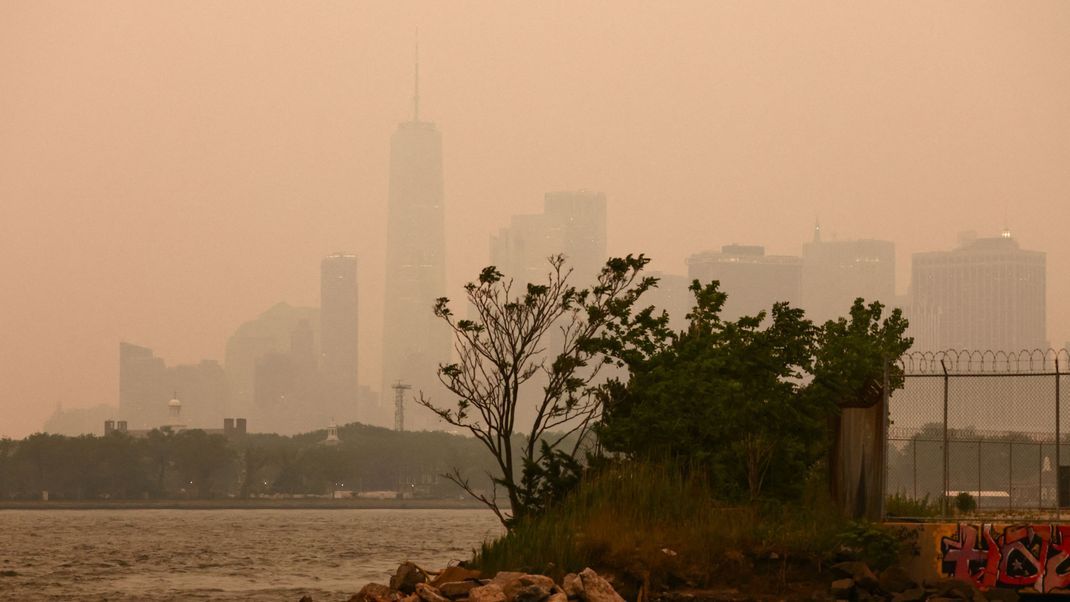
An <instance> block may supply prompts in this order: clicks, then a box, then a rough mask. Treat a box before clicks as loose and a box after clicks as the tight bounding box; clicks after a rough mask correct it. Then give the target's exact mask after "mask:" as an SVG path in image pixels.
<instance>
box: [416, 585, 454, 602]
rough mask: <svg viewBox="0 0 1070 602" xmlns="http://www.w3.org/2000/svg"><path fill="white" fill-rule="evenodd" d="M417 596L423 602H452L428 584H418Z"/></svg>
mask: <svg viewBox="0 0 1070 602" xmlns="http://www.w3.org/2000/svg"><path fill="white" fill-rule="evenodd" d="M416 595H417V596H419V597H420V599H421V600H423V602H450V599H449V598H447V597H445V596H443V595H442V593H441V592H439V591H438V590H437V589H435V588H434V587H431V586H430V585H428V584H426V583H417V584H416Z"/></svg>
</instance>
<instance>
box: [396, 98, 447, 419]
mask: <svg viewBox="0 0 1070 602" xmlns="http://www.w3.org/2000/svg"><path fill="white" fill-rule="evenodd" d="M387 205H388V207H387V232H386V289H385V291H386V298H385V312H384V319H383V378H382V389H381V390H382V391H388V390H390V386H391V385H392V384H393V383H394V382H396V381H399V380H400V381H404V382H405V383H407V384H409V385H412V387H413V390H414V391H424V392H426V393H431V392H432V391H434V392H436V393H437V389H438V388H439V387H440V384H439V382H438V377H437V369H438V364H439V363H441V362H444V361H446V360H447V359H448V358H449V357H450V332H449V330H448V328H447V326H446V325H445V324H443V323H442V322H441V321H440V320H439V319H438V318H436V317H435V316H434V314H433V311H432V309H433V307H434V304H435V300H436V299H438V298H439V297H443V296H445V295H446V244H445V236H446V226H445V209H444V204H443V183H442V136H441V134H440V133H439V131H438V128H436V127H435V124H434V123H431V122H428V121H421V120H420V115H419V104H418V95H417V96H416V97H414V109H413V118H412V120H411V121H406V122H403V123H401V124H399V125H398V128H397V130H396V131H395V132H394V136H393V138H392V139H391V144H390V183H389V198H388V202H387ZM411 422H412V424H413V427H414V428H415V429H417V430H419V429H429V428H433V427H436V426H438V421H437V419H436V418H435V417H434V416H433V415H432V414H431V413H430V412H428V411H426V410H422V409H418V410H416V411H414V412H413V413H412V414H411Z"/></svg>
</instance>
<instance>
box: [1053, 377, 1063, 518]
mask: <svg viewBox="0 0 1070 602" xmlns="http://www.w3.org/2000/svg"><path fill="white" fill-rule="evenodd" d="M1060 380H1061V379H1060V378H1059V357H1058V356H1056V357H1055V520H1059V518H1060V516H1059V515H1060V514H1061V513H1062V500H1060V499H1059V486H1060V485H1061V481H1062V479H1061V478H1059V472H1060V471H1062V468H1063V463H1062V461H1061V457H1060V456H1061V454H1060V451H1061V449H1062V441H1061V440H1060V439H1061V438H1062V432H1061V430H1062V429H1061V426H1062V425H1061V424H1060V423H1061V422H1062V421H1061V416H1060V412H1059V409H1060V408H1059V406H1060V405H1061V404H1060V403H1059V401H1060V400H1059V397H1060V395H1059V394H1060V393H1061V391H1060V390H1059V381H1060Z"/></svg>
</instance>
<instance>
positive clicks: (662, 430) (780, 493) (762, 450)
mask: <svg viewBox="0 0 1070 602" xmlns="http://www.w3.org/2000/svg"><path fill="white" fill-rule="evenodd" d="M691 291H692V293H693V294H694V295H695V306H694V308H693V309H692V311H691V313H689V314H688V319H689V320H690V325H689V327H688V329H687V330H686V331H684V332H680V333H673V334H670V335H669V336H668V337H666V339H665V341H664V342H663V343H659V344H655V345H653V346H651V347H650V349H651V350H652V353H649V354H646V355H642V354H639V355H635V356H634V357H633V358H632V359H631V361H630V362H629V364H628V368H629V371H630V376H629V379H628V380H627V381H626V382H621V381H615V382H611V383H610V384H609V386H607V387H606V389H605V394H606V403H605V413H604V416H603V422H602V424H601V426H600V428H599V431H598V433H599V437H600V441H601V442H602V444H603V445H604V446H605V447H606V449H608V450H610V451H616V452H622V453H625V454H628V455H632V456H640V457H665V456H668V457H671V458H673V459H675V460H677V461H678V462H679V464H680V465H681V466H685V467H694V468H698V469H701V470H704V471H706V472H708V473H709V475H710V477H711V479H712V480H713V482H714V483H715V485H716V487H717V489H718V490H720V491H722V492H723V493H724V494H725V496H726V497H728V498H732V499H750V500H755V499H758V498H759V497H761V496H762V495H763V494H768V495H771V496H776V497H785V496H792V495H797V494H798V493H799V488H800V487H801V483H802V479H801V476H800V475H803V474H805V473H806V471H807V469H808V468H809V466H810V465H811V464H812V463H813V462H814V461H816V459H818V458H819V457H820V455H821V451H822V450H821V449H820V448H819V447H818V446H817V445H816V444H815V441H816V440H819V439H820V438H821V434H822V433H823V429H824V425H825V414H826V412H827V408H826V407H824V406H822V405H820V404H813V403H810V402H809V401H808V400H807V399H805V398H804V397H803V396H801V395H800V391H801V390H802V388H803V384H802V377H803V375H804V374H806V372H807V371H808V370H809V368H810V365H811V358H812V354H813V343H814V327H813V325H812V324H811V323H810V322H809V321H808V320H806V319H805V318H804V317H803V312H802V310H800V309H795V308H791V307H789V306H788V305H787V304H786V303H777V304H775V305H774V306H773V308H772V311H771V312H770V313H769V314H768V316H767V314H766V313H765V312H761V313H759V314H758V315H756V316H744V317H742V318H739V319H738V320H736V321H725V320H723V319H722V318H721V315H720V314H721V310H722V308H723V307H724V303H725V300H726V299H727V295H726V294H725V293H724V292H722V291H721V290H720V289H719V284H718V283H717V282H712V283H710V284H707V285H705V286H702V285H700V284H699V283H698V281H695V282H694V283H693V284H692V285H691ZM771 476H778V477H782V478H770V477H771Z"/></svg>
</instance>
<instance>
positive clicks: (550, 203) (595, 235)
mask: <svg viewBox="0 0 1070 602" xmlns="http://www.w3.org/2000/svg"><path fill="white" fill-rule="evenodd" d="M558 254H563V255H565V257H566V258H567V266H568V267H569V268H571V269H572V270H573V273H572V278H571V282H572V284H573V285H575V286H578V287H587V286H590V285H592V284H593V283H594V279H595V278H596V277H597V275H598V273H599V271H601V269H602V266H603V265H605V262H606V259H607V252H606V196H605V194H603V193H600V192H589V191H586V190H578V191H568V192H550V193H547V194H546V197H545V199H544V201H543V212H542V213H539V214H531V215H514V216H513V218H512V219H511V220H510V223H509V227H507V228H502V229H501V230H500V231H499V232H498V234H497V235H493V236H491V241H490V261H491V263H492V264H493V265H495V266H497V267H498V269H499V270H501V272H502V273H503V274H505V275H506V276H508V277H510V278H513V279H514V280H515V281H516V283H517V284H520V285H524V284H527V283H530V282H545V281H546V275H547V273H548V272H549V269H550V265H549V263H547V259H548V258H549V257H550V256H552V255H558Z"/></svg>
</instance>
